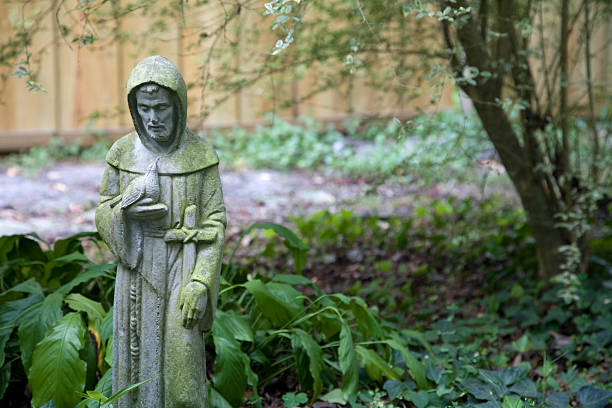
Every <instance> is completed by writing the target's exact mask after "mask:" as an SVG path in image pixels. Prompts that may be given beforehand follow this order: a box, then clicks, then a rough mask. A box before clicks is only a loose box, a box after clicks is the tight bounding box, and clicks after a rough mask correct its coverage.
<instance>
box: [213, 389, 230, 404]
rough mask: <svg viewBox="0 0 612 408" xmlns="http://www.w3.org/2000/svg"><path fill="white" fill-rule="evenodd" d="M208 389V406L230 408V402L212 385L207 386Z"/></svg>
mask: <svg viewBox="0 0 612 408" xmlns="http://www.w3.org/2000/svg"><path fill="white" fill-rule="evenodd" d="M208 389H209V390H210V391H209V393H208V401H209V402H210V408H232V406H231V405H230V403H229V402H227V400H226V399H225V398H223V395H221V394H219V391H217V390H215V388H214V387H208Z"/></svg>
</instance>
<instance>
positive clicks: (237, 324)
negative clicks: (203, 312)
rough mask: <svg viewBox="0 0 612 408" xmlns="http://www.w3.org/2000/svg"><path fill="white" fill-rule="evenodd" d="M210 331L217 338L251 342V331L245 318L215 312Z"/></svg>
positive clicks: (228, 313) (233, 314)
mask: <svg viewBox="0 0 612 408" xmlns="http://www.w3.org/2000/svg"><path fill="white" fill-rule="evenodd" d="M212 331H213V333H214V334H215V335H217V336H222V337H226V338H228V339H236V340H240V341H250V342H253V330H252V329H251V326H250V324H249V321H248V319H247V318H246V317H245V316H242V315H239V314H237V313H231V312H224V311H222V310H217V311H216V313H215V320H214V322H213V327H212Z"/></svg>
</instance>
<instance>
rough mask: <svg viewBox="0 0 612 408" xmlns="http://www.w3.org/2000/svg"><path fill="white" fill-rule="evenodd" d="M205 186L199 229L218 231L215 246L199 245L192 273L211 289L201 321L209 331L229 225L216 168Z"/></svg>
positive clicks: (208, 171)
mask: <svg viewBox="0 0 612 408" xmlns="http://www.w3.org/2000/svg"><path fill="white" fill-rule="evenodd" d="M203 184H204V185H203V186H202V187H203V188H202V195H201V197H200V200H201V201H200V205H199V208H200V217H199V227H200V228H216V230H217V233H216V238H215V240H214V241H213V242H212V243H199V244H198V255H197V261H196V266H195V268H194V270H193V272H192V274H191V280H192V281H198V282H201V283H203V284H204V285H206V287H207V289H208V304H207V305H206V311H205V313H204V317H203V319H202V320H203V322H202V323H203V324H202V326H203V329H204V330H210V327H211V326H212V321H213V317H214V314H215V309H216V307H217V297H218V294H219V280H220V273H221V261H222V258H223V245H224V243H225V227H226V224H227V221H226V216H225V204H224V203H223V192H222V190H221V180H220V178H219V168H218V166H217V165H214V166H211V167H209V168H207V169H205V170H204V175H203Z"/></svg>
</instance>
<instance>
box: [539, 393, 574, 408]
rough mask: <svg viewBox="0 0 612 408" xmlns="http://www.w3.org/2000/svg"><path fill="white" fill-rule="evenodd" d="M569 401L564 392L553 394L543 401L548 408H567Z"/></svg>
mask: <svg viewBox="0 0 612 408" xmlns="http://www.w3.org/2000/svg"><path fill="white" fill-rule="evenodd" d="M569 403H570V399H569V395H568V394H567V393H566V392H553V393H552V394H550V395H549V396H547V397H546V399H545V400H544V405H545V406H546V407H549V408H567V407H568V406H569Z"/></svg>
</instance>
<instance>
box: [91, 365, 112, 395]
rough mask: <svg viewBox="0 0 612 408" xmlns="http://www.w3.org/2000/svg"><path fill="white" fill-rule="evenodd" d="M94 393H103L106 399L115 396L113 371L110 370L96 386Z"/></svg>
mask: <svg viewBox="0 0 612 408" xmlns="http://www.w3.org/2000/svg"><path fill="white" fill-rule="evenodd" d="M94 391H96V392H99V393H101V394H102V395H104V396H105V397H106V398H110V397H111V396H112V395H113V370H111V369H108V370H106V372H105V373H104V375H103V376H102V378H100V381H98V384H96V388H95V389H94Z"/></svg>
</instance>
